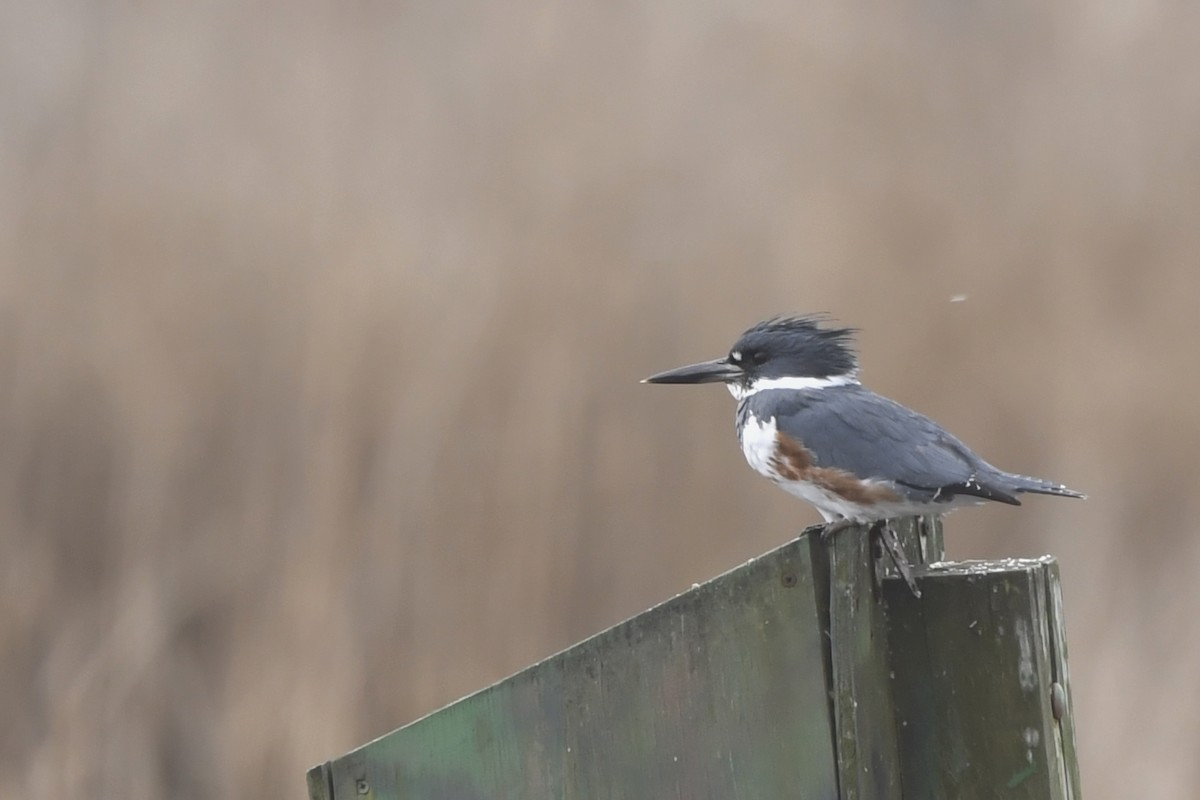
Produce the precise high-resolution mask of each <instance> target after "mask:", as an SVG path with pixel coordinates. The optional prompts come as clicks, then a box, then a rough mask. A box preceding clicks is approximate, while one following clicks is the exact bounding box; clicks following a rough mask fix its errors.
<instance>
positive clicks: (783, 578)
mask: <svg viewBox="0 0 1200 800" xmlns="http://www.w3.org/2000/svg"><path fill="white" fill-rule="evenodd" d="M779 582H780V583H782V584H783V586H784V588H785V589H791V588H792V587H793V586H795V585H796V573H794V572H785V573H783V574H782V575H780V576H779Z"/></svg>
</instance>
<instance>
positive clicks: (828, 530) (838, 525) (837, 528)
mask: <svg viewBox="0 0 1200 800" xmlns="http://www.w3.org/2000/svg"><path fill="white" fill-rule="evenodd" d="M857 524H858V523H857V522H855V521H854V520H852V519H839V520H835V521H833V522H827V523H825V527H823V528H821V541H822V542H824V543H825V544H829V542H830V540H832V539H833V537H834V536H835V535H837V534H839V533H841V532H842V531H844V530H848V529H849V528H853V527H854V526H855V525H857Z"/></svg>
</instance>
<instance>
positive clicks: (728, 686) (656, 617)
mask: <svg viewBox="0 0 1200 800" xmlns="http://www.w3.org/2000/svg"><path fill="white" fill-rule="evenodd" d="M825 654H826V646H825V628H824V621H823V619H822V616H821V614H820V612H819V604H818V596H817V586H816V583H815V581H814V576H813V569H812V563H811V551H810V547H809V544H808V542H807V541H804V540H802V539H799V540H796V541H794V542H791V543H789V544H787V545H785V546H783V547H781V548H779V549H777V550H775V551H773V552H771V553H769V554H767V555H766V556H764V557H762V558H760V559H756V560H753V561H752V562H750V563H747V564H745V565H743V566H742V567H739V568H738V569H736V570H733V571H732V572H729V573H727V574H725V575H723V576H721V577H719V578H716V579H715V580H713V581H711V582H709V583H707V584H704V585H703V586H699V587H696V588H694V589H692V590H691V591H688V592H686V593H684V594H682V595H680V596H678V597H676V598H674V599H672V600H670V601H668V602H667V603H664V604H663V605H661V606H658V607H656V608H654V609H651V610H650V611H648V612H646V613H644V614H641V615H639V616H637V617H635V618H633V619H631V620H629V621H627V622H625V623H622V624H621V625H618V626H616V627H614V628H612V629H610V630H608V631H605V632H604V633H601V634H599V635H597V636H595V637H593V638H591V639H588V640H587V641H585V642H583V643H581V644H579V645H577V646H575V647H573V648H571V649H569V650H567V651H565V652H563V653H560V654H558V655H556V656H553V657H551V658H550V659H547V660H546V661H543V662H541V663H540V664H536V665H534V666H533V667H530V668H529V669H527V670H525V671H523V672H521V673H520V674H518V675H515V676H513V677H511V678H509V679H507V680H505V681H502V682H501V683H499V684H496V685H495V686H492V687H490V688H488V689H485V690H483V691H481V692H479V693H477V694H474V695H472V696H470V697H467V698H465V699H463V700H461V701H460V702H458V703H455V704H453V705H451V706H448V707H447V708H444V709H442V710H441V711H439V712H437V713H434V714H432V715H430V716H428V717H425V718H424V719H421V720H418V721H417V722H415V723H412V724H411V725H408V726H406V727H404V728H401V729H400V730H398V731H395V732H393V733H391V734H389V735H387V736H385V737H383V738H381V739H379V740H377V741H375V742H372V743H370V744H368V745H365V746H364V747H362V748H359V749H358V750H356V751H354V752H352V753H350V754H348V755H346V756H344V757H343V758H340V759H337V760H335V761H333V762H330V764H328V765H327V766H325V765H323V766H322V767H318V768H316V769H314V771H313V773H310V778H309V781H310V783H309V785H310V795H311V796H312V797H313V798H314V800H316V798H321V800H334V799H335V798H336V800H348V798H355V797H362V796H364V795H367V796H370V797H372V798H404V800H435V799H436V800H441V798H448V797H453V798H467V799H469V798H489V800H492V799H493V798H494V799H496V800H500V799H502V798H513V799H514V800H515V799H516V798H542V797H547V798H549V797H554V798H580V799H583V798H588V799H590V798H612V799H613V800H620V799H621V798H630V800H643V799H644V798H647V797H654V798H681V799H682V798H687V799H688V800H697V799H700V798H714V800H716V799H717V798H720V800H736V799H737V798H776V797H802V798H812V799H814V800H833V798H836V797H837V770H836V764H835V756H834V751H833V745H832V741H831V730H832V728H833V722H832V719H831V709H830V704H829V698H828V695H827V691H826V681H825V658H826V655H825ZM323 769H325V770H327V771H328V778H327V779H326V778H323V777H322V776H321V775H318V774H314V773H317V772H318V771H319V770H323ZM314 787H315V788H316V789H317V790H318V791H316V792H314V791H313V788H314Z"/></svg>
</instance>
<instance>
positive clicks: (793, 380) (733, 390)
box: [725, 371, 858, 400]
mask: <svg viewBox="0 0 1200 800" xmlns="http://www.w3.org/2000/svg"><path fill="white" fill-rule="evenodd" d="M857 384H858V372H857V371H856V372H848V373H846V374H845V375H830V376H828V377H825V378H812V377H803V378H802V377H789V378H756V379H755V380H754V381H753V382H751V384H750V385H749V386H745V385H743V384H741V383H738V382H736V381H735V382H733V383H727V384H725V388H727V389H729V393H730V394H731V395H733V396H734V397H735V398H737V399H738V400H744V399H746V398H747V397H749V396H750V395H752V394H758V393H759V392H765V391H767V390H768V389H791V390H793V391H803V390H806V389H831V388H833V387H834V386H855V385H857Z"/></svg>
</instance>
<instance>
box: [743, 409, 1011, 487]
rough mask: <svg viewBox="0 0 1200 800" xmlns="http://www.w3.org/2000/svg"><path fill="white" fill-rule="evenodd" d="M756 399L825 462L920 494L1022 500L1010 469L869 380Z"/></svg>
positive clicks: (758, 411)
mask: <svg viewBox="0 0 1200 800" xmlns="http://www.w3.org/2000/svg"><path fill="white" fill-rule="evenodd" d="M772 396H774V397H772ZM750 400H751V401H754V402H755V405H757V406H760V407H759V408H754V409H752V411H754V413H755V414H756V415H758V416H760V417H766V416H774V417H775V419H776V423H775V424H776V425H777V427H778V430H779V431H781V432H782V433H785V434H787V435H788V436H790V437H792V438H793V439H795V440H797V441H799V442H801V443H802V444H803V445H804V447H805V448H806V449H807V450H808V451H809V452H810V453H811V454H812V458H813V461H814V463H815V464H816V465H817V466H821V467H835V468H837V469H841V470H845V471H847V472H850V473H852V474H854V475H856V476H858V477H859V478H862V479H872V480H880V481H891V482H892V483H893V484H894V485H896V486H897V487H898V488H899V489H901V490H903V491H904V493H905V494H907V495H908V496H909V497H911V498H912V499H914V500H923V501H930V500H948V499H950V497H952V496H954V495H962V494H968V495H975V496H978V497H982V498H986V499H989V500H999V501H1000V502H1004V503H1012V504H1014V505H1020V502H1019V501H1018V500H1017V499H1016V498H1015V497H1013V495H1012V493H1011V492H1012V488H1010V487H1007V486H1005V485H1004V482H1003V475H1004V473H1002V472H1000V471H999V470H997V469H996V468H995V467H993V466H992V465H990V464H988V463H987V462H986V461H984V460H983V459H981V458H980V457H979V456H977V455H975V453H973V452H971V450H970V449H969V448H968V447H967V446H966V445H964V444H963V443H962V442H960V441H959V440H958V439H956V438H955V437H954V436H952V435H951V434H950V433H948V432H947V431H945V430H944V429H943V428H942V427H941V426H940V425H938V424H937V423H936V422H934V421H933V420H931V419H929V418H928V417H926V416H923V415H921V414H918V413H917V412H915V411H912V410H911V409H908V408H905V407H904V406H902V405H900V404H899V403H896V402H893V401H892V400H888V399H887V398H886V397H880V396H879V395H877V394H875V393H874V392H872V391H870V390H868V389H865V388H863V387H861V386H847V387H838V388H837V389H822V390H813V391H801V392H794V391H793V392H783V391H766V392H760V393H759V394H757V395H755V396H753V397H752V398H750ZM1013 488H1015V487H1013Z"/></svg>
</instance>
